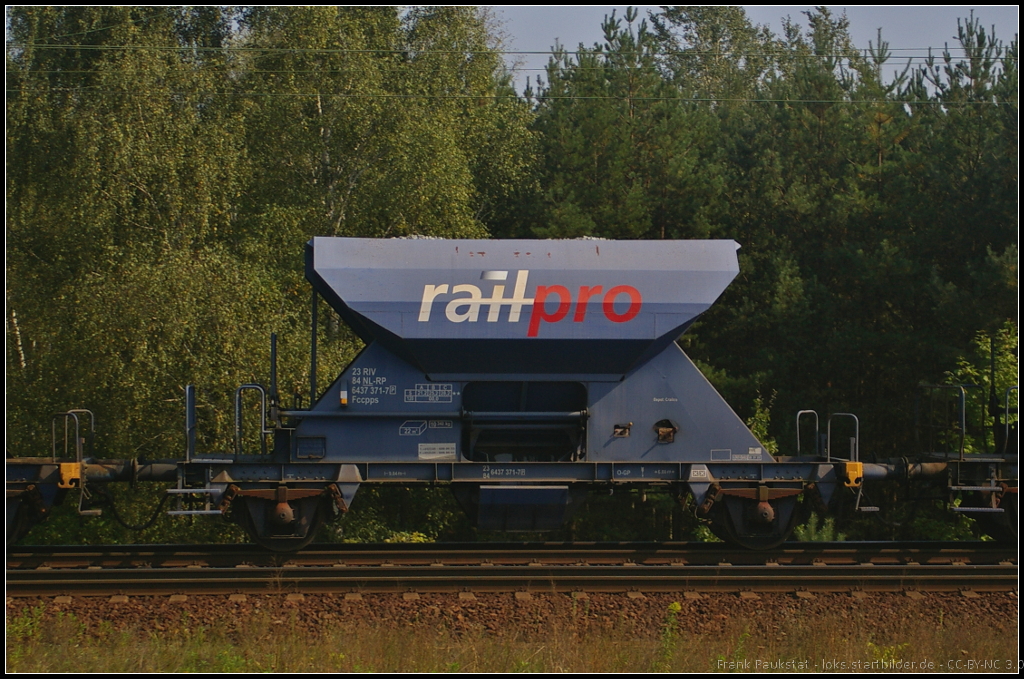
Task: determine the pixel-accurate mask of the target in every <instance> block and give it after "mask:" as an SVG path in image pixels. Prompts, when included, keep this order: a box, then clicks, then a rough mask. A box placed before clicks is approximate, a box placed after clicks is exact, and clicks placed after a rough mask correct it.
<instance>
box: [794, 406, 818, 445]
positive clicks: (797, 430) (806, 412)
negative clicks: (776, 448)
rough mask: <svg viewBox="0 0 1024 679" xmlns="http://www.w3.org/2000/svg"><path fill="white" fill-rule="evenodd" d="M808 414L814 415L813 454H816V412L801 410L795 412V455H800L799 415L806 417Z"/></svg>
mask: <svg viewBox="0 0 1024 679" xmlns="http://www.w3.org/2000/svg"><path fill="white" fill-rule="evenodd" d="M808 413H809V414H811V415H814V452H815V454H817V453H818V432H819V423H818V413H817V412H816V411H814V410H801V411H799V412H797V414H796V454H797V455H799V454H800V416H801V415H807V414H808Z"/></svg>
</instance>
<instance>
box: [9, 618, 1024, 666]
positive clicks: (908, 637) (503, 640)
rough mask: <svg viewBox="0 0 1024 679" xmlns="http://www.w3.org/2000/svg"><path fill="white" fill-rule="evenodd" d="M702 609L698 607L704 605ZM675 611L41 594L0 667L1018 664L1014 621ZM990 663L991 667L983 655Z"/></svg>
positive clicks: (13, 632)
mask: <svg viewBox="0 0 1024 679" xmlns="http://www.w3.org/2000/svg"><path fill="white" fill-rule="evenodd" d="M713 610H714V607H713V606H709V614H710V612H712V611H713ZM679 611H680V608H679V605H678V604H677V603H676V604H670V605H669V606H668V607H667V608H666V610H665V611H664V616H663V621H662V623H661V631H660V633H659V634H658V635H655V636H653V637H652V636H651V635H645V636H643V637H638V636H637V635H636V634H634V633H632V632H631V631H630V630H629V628H628V626H626V625H621V626H618V627H615V626H613V628H611V629H603V630H593V629H583V628H582V627H580V626H576V625H574V624H573V623H572V621H571V620H559V621H557V622H552V623H551V627H550V629H547V630H546V631H545V630H542V631H541V632H540V633H536V631H535V632H532V633H529V634H527V633H523V632H517V631H516V630H511V629H504V630H502V631H501V632H500V633H499V634H494V633H491V632H487V631H485V630H484V629H483V628H479V629H469V630H465V629H463V630H460V631H456V630H453V629H450V628H448V627H447V626H445V625H444V624H429V623H425V622H422V621H421V622H416V623H410V624H405V625H398V626H396V625H394V624H387V625H385V624H381V623H377V624H373V625H365V624H357V623H356V622H354V621H353V622H349V623H344V622H343V623H334V624H331V625H327V626H316V627H314V628H313V629H310V626H309V624H308V623H300V622H299V621H298V620H297V619H296V618H295V617H294V616H292V617H291V618H290V619H287V620H286V619H283V617H282V616H278V617H274V616H271V615H268V614H265V613H257V614H254V615H252V616H250V617H249V618H248V619H246V620H242V621H239V622H238V625H237V626H236V627H235V629H233V630H231V631H228V630H225V629H220V628H217V627H209V626H204V625H197V624H195V622H194V621H193V620H191V619H190V617H189V615H187V614H185V613H184V612H183V613H182V615H181V616H180V619H178V620H175V621H174V622H173V623H167V624H164V625H160V627H163V629H147V630H142V629H138V628H124V629H116V628H115V627H114V625H113V624H112V623H111V622H110V621H106V620H100V621H99V622H93V623H89V624H86V623H85V622H83V621H82V620H80V619H79V618H77V617H76V616H75V615H73V614H69V613H64V612H59V611H58V612H56V613H53V612H51V613H47V612H46V610H45V604H40V605H39V606H36V607H32V608H28V609H25V610H23V611H22V612H21V613H20V614H17V615H14V616H9V617H8V621H7V671H9V672H303V671H305V672H707V671H751V672H753V671H765V670H766V669H775V670H781V671H801V670H805V671H823V670H824V671H829V670H838V671H846V672H849V671H864V670H868V671H870V670H876V671H883V670H888V669H895V670H900V669H906V670H912V671H921V669H922V666H921V665H920V664H919V663H921V662H925V663H929V662H930V663H932V669H933V670H939V671H942V670H949V669H953V670H956V669H960V670H965V669H985V668H986V667H987V669H988V670H993V669H994V670H1006V669H1007V666H1008V665H1010V666H1012V667H1011V669H1013V670H1014V671H1015V670H1016V666H1017V662H1018V660H1017V658H1018V656H1017V641H1016V630H1015V627H1014V624H1010V625H1008V626H1006V627H1005V628H1003V629H1002V630H1000V628H993V627H991V626H985V627H984V628H983V629H982V628H978V629H970V628H964V627H963V626H962V625H960V624H949V620H948V619H944V618H943V617H942V616H939V617H938V619H937V620H936V619H929V620H925V619H918V620H905V621H903V622H902V623H901V625H900V630H901V631H900V632H899V633H898V634H897V635H896V638H892V637H890V638H886V639H882V638H879V637H878V632H877V629H875V628H872V627H870V626H861V627H860V628H851V625H850V620H849V619H846V618H843V617H841V616H838V615H837V616H834V617H833V616H831V615H829V614H826V615H818V616H814V617H810V616H801V615H794V616H792V617H790V618H788V619H787V620H785V621H784V622H783V623H781V624H780V625H778V626H777V627H775V628H773V629H770V630H767V629H761V630H760V631H758V629H757V628H756V626H755V625H753V624H752V622H751V621H750V620H747V619H743V618H736V619H735V620H733V621H731V622H730V624H729V625H728V626H726V628H725V629H724V630H723V631H721V632H718V633H714V634H696V633H692V632H688V631H685V630H682V629H680V625H679V623H680V620H679V619H678V613H679ZM986 660H987V661H988V662H989V665H987V666H982V665H981V664H980V663H981V662H982V661H986ZM997 660H998V661H1000V662H1001V665H999V666H992V664H991V663H992V662H993V661H997ZM957 661H959V662H960V664H959V665H957V664H956V663H957ZM968 661H972V662H974V663H976V665H970V664H968ZM910 662H914V663H915V665H914V666H910V665H908V664H907V663H910ZM895 663H903V665H902V666H898V665H896V664H895ZM925 669H927V666H925Z"/></svg>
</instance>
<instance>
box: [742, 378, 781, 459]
mask: <svg viewBox="0 0 1024 679" xmlns="http://www.w3.org/2000/svg"><path fill="white" fill-rule="evenodd" d="M775 396H776V392H772V395H771V397H770V398H769V399H768V403H767V405H766V404H765V402H764V399H763V398H762V397H761V395H760V394H758V395H757V398H755V399H754V414H753V415H751V416H750V419H748V420H747V426H748V427H750V431H751V433H753V434H754V436H755V437H757V440H758V441H760V442H761V445H762V446H764V449H765V451H766V452H768V453H769V454H771V455H778V454H779V444H778V443H776V441H775V439H773V438H772V437H771V436H770V435H769V433H768V426H769V425H770V424H771V407H772V402H773V401H774V400H775Z"/></svg>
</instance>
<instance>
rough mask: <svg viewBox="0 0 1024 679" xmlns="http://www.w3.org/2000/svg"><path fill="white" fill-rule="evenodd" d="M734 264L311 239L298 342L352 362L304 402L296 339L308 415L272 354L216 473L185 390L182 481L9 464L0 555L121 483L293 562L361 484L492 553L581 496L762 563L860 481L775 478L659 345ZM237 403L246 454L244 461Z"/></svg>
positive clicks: (636, 252) (790, 469) (746, 436)
mask: <svg viewBox="0 0 1024 679" xmlns="http://www.w3.org/2000/svg"><path fill="white" fill-rule="evenodd" d="M738 247H739V246H738V245H737V244H736V243H735V242H733V241H674V242H673V241H669V242H666V241H658V242H654V241H635V242H627V241H597V240H574V241H536V240H531V241H486V240H431V239H390V240H368V239H346V238H315V239H313V240H312V241H311V242H310V243H309V244H308V246H307V252H306V276H307V278H308V279H309V281H310V283H311V284H312V286H313V291H314V292H313V309H314V327H315V323H316V318H315V315H316V308H317V297H318V296H319V297H322V298H323V299H324V300H326V302H327V303H328V304H330V305H331V307H332V308H333V309H334V310H335V311H336V312H337V313H338V314H339V315H340V316H341V318H342V319H343V320H344V321H345V323H347V324H348V325H349V326H350V327H351V328H352V329H353V330H354V331H355V332H356V333H357V334H358V335H359V336H360V337H361V338H362V339H363V341H364V342H365V343H366V347H365V349H363V351H362V352H361V353H360V354H359V355H358V356H357V357H356V358H355V360H353V361H352V363H351V364H350V365H349V366H348V367H347V368H345V370H344V371H343V372H342V373H341V374H340V375H337V376H336V377H334V379H333V381H332V382H331V384H330V386H329V387H328V388H327V389H326V391H323V392H322V393H319V392H318V391H317V389H316V377H315V373H316V370H315V368H316V345H315V333H314V335H313V346H312V366H311V373H312V375H313V377H312V382H313V385H312V386H311V392H312V394H311V396H318V398H314V399H313V403H312V406H311V408H309V409H308V410H307V409H297V408H292V409H287V408H285V407H283V405H282V403H281V400H280V398H279V395H278V393H277V380H276V366H275V360H274V354H275V351H274V350H273V348H272V351H271V383H270V385H268V387H264V386H261V385H255V384H252V385H243V386H242V387H241V388H240V389H239V391H238V393H237V394H236V428H237V432H236V434H237V436H236V449H235V451H233V452H232V453H225V454H212V453H207V452H203V453H197V451H196V450H195V399H194V392H193V390H192V389H191V388H189V389H188V390H187V391H186V433H187V442H188V443H187V452H186V459H185V460H184V461H180V460H179V461H164V462H159V463H145V464H140V463H137V462H125V461H106V462H104V461H94V460H93V461H90V460H87V459H85V458H84V457H83V453H82V449H81V445H80V444H79V445H78V447H77V451H74V454H73V455H72V457H71V458H70V459H68V460H65V461H64V463H63V464H56V458H54V462H55V464H53V465H49V466H47V464H46V461H45V460H43V461H38V460H37V461H36V462H35V465H34V466H32V465H21V466H19V465H17V464H11V462H12V461H9V464H8V498H9V499H8V522H9V523H8V533H9V535H10V534H11V533H12V532H13V533H17V532H19V531H20V530H23V529H24V527H25V526H27V525H30V523H31V522H32V521H33V520H35V518H38V515H39V512H36V513H35V514H33V513H32V509H31V508H32V507H36V508H43V509H45V507H46V506H48V503H49V502H52V498H53V496H54V494H55V493H56V492H58V491H57V489H58V486H59V485H63V486H65V487H79V489H80V493H81V494H82V496H85V495H86V494H87V493H86V488H84V487H85V486H87V485H88V484H91V483H95V482H97V481H111V480H118V479H143V480H144V479H153V480H172V481H175V480H176V481H177V488H174V489H172V492H174V493H178V494H179V497H185V496H191V497H192V498H196V499H200V500H201V501H202V502H201V503H200V504H201V508H199V509H178V510H175V512H176V513H183V514H196V513H199V514H203V513H209V514H228V515H230V516H232V517H233V518H234V519H235V520H237V521H239V522H240V523H242V524H243V525H244V526H245V527H246V528H247V529H248V531H249V532H250V534H251V535H252V537H253V539H255V540H256V541H258V542H259V543H261V544H263V545H265V546H267V547H269V548H271V549H278V550H289V549H297V548H299V547H301V546H303V545H305V544H306V543H308V542H309V541H310V540H311V539H312V538H313V535H314V533H315V531H316V528H317V527H318V525H319V524H320V523H321V522H322V521H323V520H325V519H326V518H329V517H330V516H331V515H332V514H336V513H337V512H340V511H345V510H346V509H347V508H348V507H349V506H350V505H351V503H352V501H353V498H354V496H355V494H356V492H357V491H358V489H359V487H360V485H362V484H368V483H373V484H394V483H398V484H407V485H408V484H415V483H444V484H449V485H450V487H451V489H452V491H453V492H454V494H455V497H456V498H457V500H458V501H459V503H460V504H461V505H462V507H463V508H464V510H465V511H466V512H467V514H468V515H469V516H470V518H471V519H473V520H475V522H476V523H477V525H478V526H479V527H480V528H483V529H493V530H511V531H520V530H523V531H529V530H550V529H554V528H557V527H559V526H561V525H562V523H563V522H564V521H565V519H566V518H567V517H568V516H570V514H571V513H572V512H573V511H574V510H576V509H577V508H578V507H579V505H580V504H581V503H582V501H583V499H584V497H585V495H586V493H587V492H588V491H591V490H597V489H603V490H605V491H607V490H608V489H610V488H612V489H613V488H615V487H636V486H650V485H656V486H662V487H668V488H669V489H670V490H672V491H673V492H675V493H677V494H679V495H685V494H689V495H692V496H693V498H694V500H695V503H696V506H697V507H698V513H699V514H700V515H701V516H705V517H707V518H709V519H711V521H712V527H713V529H714V530H715V531H716V532H717V533H718V534H719V535H721V536H722V537H723V538H725V539H726V540H729V541H731V542H734V543H738V544H741V545H744V546H747V547H752V548H766V547H771V546H774V545H777V544H778V543H780V542H782V541H783V540H785V539H786V537H787V536H788V535H789V534H790V532H791V530H792V528H793V526H794V525H795V523H796V522H797V521H798V519H799V518H800V515H801V511H800V510H801V509H802V508H804V507H809V506H822V505H825V504H828V502H829V501H830V499H831V497H832V496H833V494H834V492H835V491H836V489H837V487H841V486H849V487H854V488H857V487H859V486H860V484H861V483H862V481H863V479H864V477H865V472H866V470H865V468H864V467H865V465H862V464H861V463H860V462H859V460H858V450H857V447H856V445H854V446H852V447H851V450H850V452H849V453H848V454H846V455H844V456H842V457H843V459H840V458H838V457H834V456H832V455H831V454H829V453H828V452H827V451H824V453H823V454H817V451H815V452H816V454H813V455H805V456H796V457H773V456H772V455H770V454H769V453H768V452H767V451H766V450H765V447H764V446H763V445H762V444H761V442H760V441H758V440H757V438H756V437H755V436H754V435H753V434H752V433H751V432H750V430H749V429H748V428H747V427H746V426H745V425H744V423H743V422H742V421H741V420H740V418H739V417H737V415H736V414H735V413H734V412H733V411H732V409H731V408H730V407H729V405H728V404H727V403H726V402H725V401H724V400H723V399H722V397H721V396H720V395H719V394H718V393H717V392H716V391H715V389H714V388H713V387H712V386H711V384H710V383H708V381H707V380H706V379H705V378H704V376H703V375H702V374H701V373H700V371H699V370H698V369H697V368H696V367H695V366H694V364H693V363H692V362H691V361H690V360H689V359H688V358H687V357H686V355H685V354H684V353H683V352H682V350H681V349H680V348H679V346H678V345H677V344H676V343H675V340H676V338H678V337H679V336H680V334H682V333H683V332H685V331H686V329H687V328H688V327H689V326H690V325H691V324H692V323H693V322H694V321H695V320H696V319H697V318H698V317H699V316H700V315H701V314H702V313H703V312H704V311H706V310H707V309H708V308H709V307H710V306H711V305H712V304H713V303H714V302H715V300H716V299H717V298H718V297H719V295H721V293H722V292H723V291H724V290H725V288H726V287H727V286H728V285H729V283H730V282H731V281H732V280H733V278H734V277H735V276H736V275H737V273H738V263H737V257H736V251H737V249H738ZM246 392H252V394H246ZM253 395H255V397H257V398H259V399H260V401H261V404H262V407H261V412H262V421H261V422H260V423H259V426H260V427H261V431H262V432H263V435H264V436H263V440H264V442H265V443H266V442H268V441H269V442H270V444H269V445H266V446H265V448H264V450H263V451H258V450H249V451H243V450H242V445H241V441H242V437H241V431H242V428H243V427H242V422H241V413H242V411H243V409H242V407H241V402H242V399H243V397H246V398H251V397H252V396H253ZM86 412H87V411H72V412H70V413H66V414H64V423H65V428H67V427H69V426H72V428H73V426H77V424H79V421H80V420H84V419H85V418H86V417H87V414H86ZM69 423H70V425H69ZM246 424H247V426H250V427H255V426H257V425H256V423H246ZM82 426H85V425H84V424H83V425H82ZM67 438H68V437H66V439H67ZM70 440H73V441H75V442H80V441H81V438H80V437H79V435H78V434H77V433H75V434H73V435H71V436H70ZM818 447H819V446H815V448H818ZM76 465H77V466H76ZM940 466H941V467H942V469H939V467H940ZM869 467H870V468H871V470H870V473H868V476H876V477H879V476H885V475H887V474H889V473H892V472H895V471H897V470H896V469H895V468H891V467H892V466H891V465H869ZM915 469H916V470H917V471H918V472H919V473H924V472H925V471H928V468H927V467H926V466H921V465H918V466H917V467H915ZM944 469H945V466H944V465H940V464H936V465H935V469H934V470H931V471H935V472H940V473H941V472H942V471H943V470H944ZM902 471H903V472H907V469H903V470H902ZM12 474H13V476H12ZM19 474H21V476H19ZM12 481H13V483H12ZM1014 485H1015V484H1014ZM12 493H14V495H13V496H12ZM801 496H804V497H803V498H801ZM12 497H13V498H14V500H15V504H14V505H12V504H11V502H12V500H11V498H12ZM193 506H194V505H193ZM80 507H83V505H81V504H80ZM12 509H13V510H14V511H13V512H12ZM82 511H88V510H87V509H83V510H82ZM93 511H96V510H93ZM12 515H13V516H14V517H15V518H13V519H12ZM34 517H35V518H34ZM12 521H14V522H15V525H13V527H12V524H11V522H12ZM19 521H20V522H21V523H20V524H19V523H18V522H19Z"/></svg>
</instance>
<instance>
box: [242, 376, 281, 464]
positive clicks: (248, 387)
mask: <svg viewBox="0 0 1024 679" xmlns="http://www.w3.org/2000/svg"><path fill="white" fill-rule="evenodd" d="M245 391H257V392H259V394H260V447H261V448H262V450H263V454H264V455H266V454H267V439H266V435H267V434H273V433H274V432H273V431H272V430H269V429H267V390H266V389H264V388H263V385H262V384H243V385H242V386H240V387H238V389H236V390H235V455H241V454H242V392H245Z"/></svg>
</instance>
